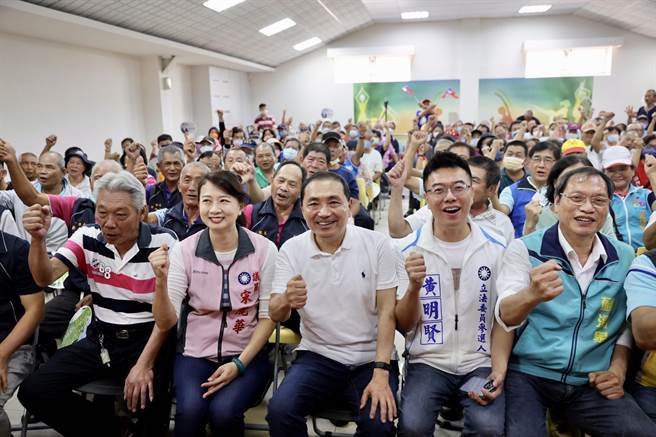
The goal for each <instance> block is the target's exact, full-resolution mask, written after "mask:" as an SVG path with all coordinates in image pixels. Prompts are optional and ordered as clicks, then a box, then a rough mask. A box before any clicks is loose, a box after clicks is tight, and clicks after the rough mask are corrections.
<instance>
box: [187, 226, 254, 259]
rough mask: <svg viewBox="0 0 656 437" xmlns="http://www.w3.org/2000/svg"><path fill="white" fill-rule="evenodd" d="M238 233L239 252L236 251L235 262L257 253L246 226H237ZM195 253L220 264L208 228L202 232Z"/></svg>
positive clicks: (199, 256)
mask: <svg viewBox="0 0 656 437" xmlns="http://www.w3.org/2000/svg"><path fill="white" fill-rule="evenodd" d="M237 233H238V237H237V252H235V258H234V261H233V263H234V262H235V261H237V260H238V259H240V258H244V257H246V256H248V255H250V254H251V253H255V247H253V243H252V242H251V239H250V238H249V237H248V234H247V233H246V231H245V230H244V228H242V227H241V226H237ZM195 255H196V256H197V257H198V258H202V259H204V260H206V261H209V262H211V263H214V264H216V265H220V264H219V260H217V259H216V254H215V253H214V247H213V246H212V240H211V239H210V230H209V229H207V228H206V229H204V230H203V231H201V232H200V237H199V238H198V243H196V253H195Z"/></svg>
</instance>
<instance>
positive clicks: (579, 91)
mask: <svg viewBox="0 0 656 437" xmlns="http://www.w3.org/2000/svg"><path fill="white" fill-rule="evenodd" d="M591 104H592V77H551V78H539V79H523V78H517V79H481V80H480V81H479V83H478V115H479V120H484V119H489V118H490V117H494V119H495V120H497V121H504V122H506V123H509V122H511V121H512V120H514V119H516V118H517V117H519V116H520V115H522V114H523V113H524V112H525V111H526V110H527V109H531V110H533V115H534V116H535V117H537V118H538V119H539V120H540V121H541V122H542V123H543V124H546V123H550V122H551V121H552V120H553V118H554V117H555V116H559V115H562V116H563V117H566V118H567V119H569V120H578V119H579V108H582V109H583V111H585V112H586V113H589V112H590V111H591Z"/></svg>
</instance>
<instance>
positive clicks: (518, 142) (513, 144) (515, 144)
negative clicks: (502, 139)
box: [504, 140, 528, 156]
mask: <svg viewBox="0 0 656 437" xmlns="http://www.w3.org/2000/svg"><path fill="white" fill-rule="evenodd" d="M508 147H521V148H522V149H524V155H525V156H528V146H527V145H526V143H525V142H524V141H522V140H512V141H509V142H508V144H506V146H505V147H504V151H505V150H508Z"/></svg>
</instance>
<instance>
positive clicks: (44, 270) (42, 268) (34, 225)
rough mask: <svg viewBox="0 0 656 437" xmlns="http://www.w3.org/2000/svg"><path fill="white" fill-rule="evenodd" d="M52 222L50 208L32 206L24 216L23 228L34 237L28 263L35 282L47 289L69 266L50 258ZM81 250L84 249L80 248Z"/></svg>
mask: <svg viewBox="0 0 656 437" xmlns="http://www.w3.org/2000/svg"><path fill="white" fill-rule="evenodd" d="M51 221H52V213H51V212H50V207H49V206H41V205H32V206H30V207H29V208H27V210H25V214H23V226H24V227H25V230H26V231H27V232H29V234H30V235H31V236H32V242H31V244H30V252H29V255H28V263H29V266H30V272H32V276H33V277H34V282H36V284H37V285H38V286H39V287H43V288H45V287H47V286H48V285H49V284H51V283H53V282H54V281H55V280H56V279H57V278H59V277H60V276H61V275H63V274H64V273H66V272H67V271H68V266H67V265H66V264H64V263H63V262H62V261H60V260H59V259H57V258H49V257H48V251H47V249H46V235H47V233H48V229H49V228H50V223H51ZM80 250H82V248H81V247H80Z"/></svg>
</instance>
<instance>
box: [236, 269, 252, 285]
mask: <svg viewBox="0 0 656 437" xmlns="http://www.w3.org/2000/svg"><path fill="white" fill-rule="evenodd" d="M237 280H238V281H239V283H240V284H241V285H248V284H250V282H251V275H250V273H248V272H241V273H240V274H239V276H237Z"/></svg>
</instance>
